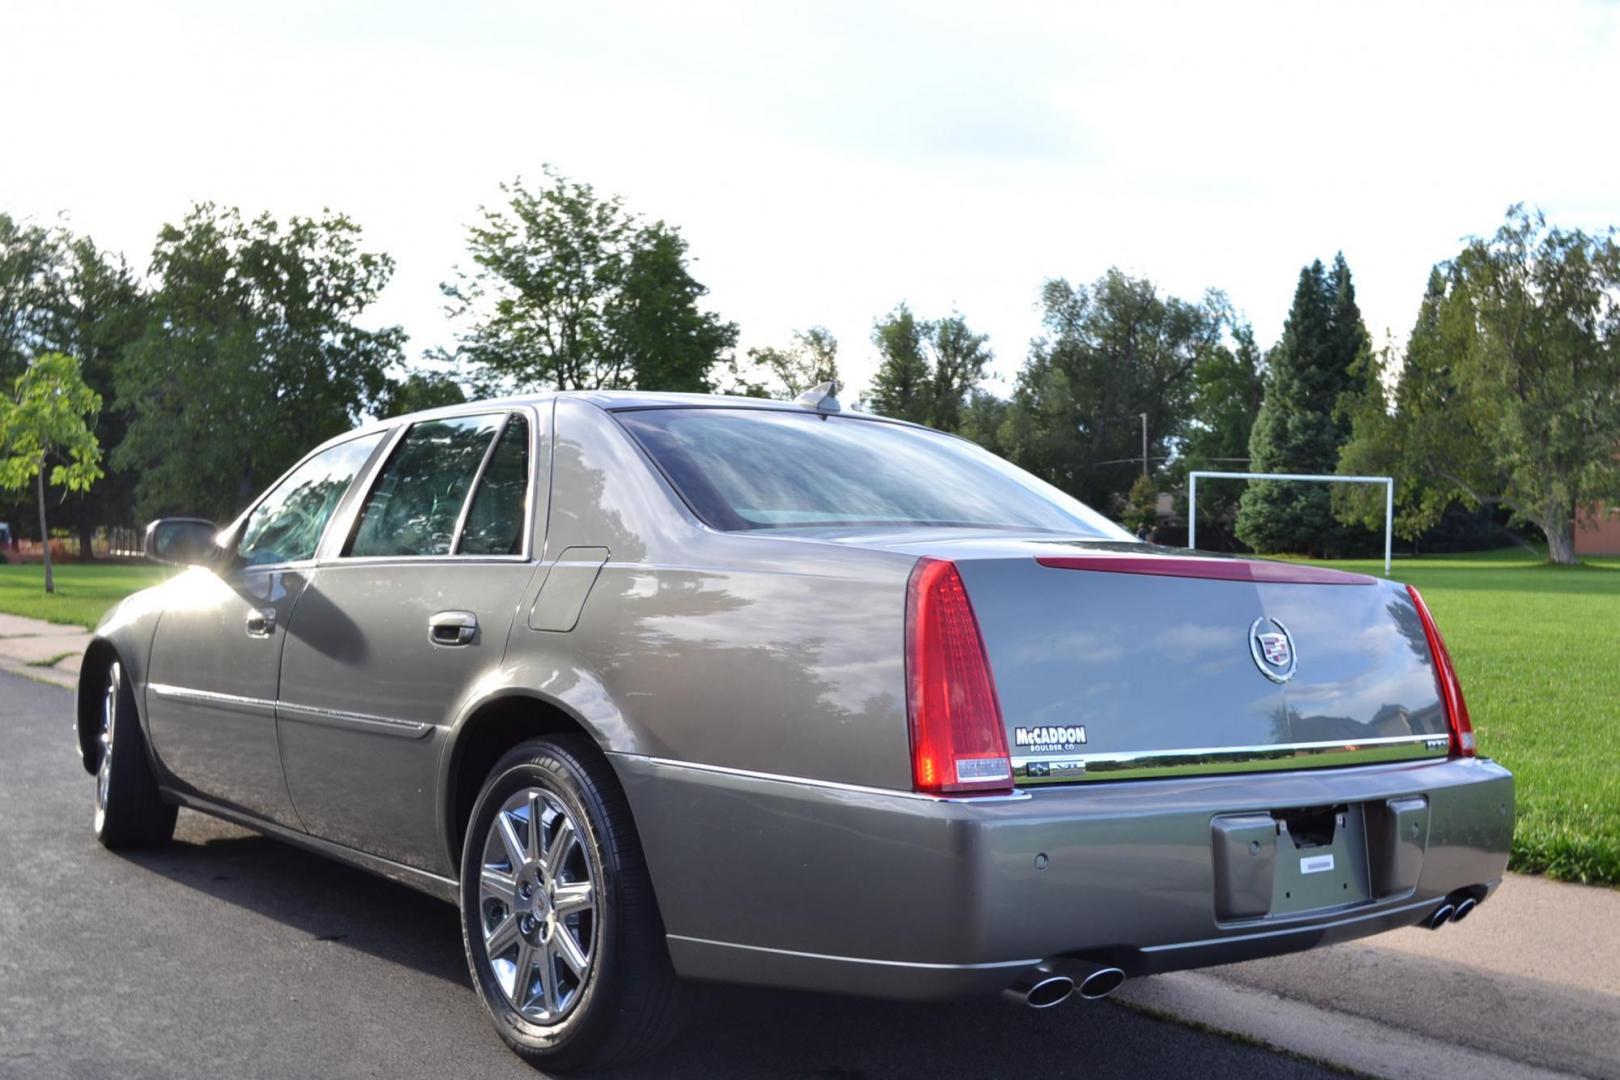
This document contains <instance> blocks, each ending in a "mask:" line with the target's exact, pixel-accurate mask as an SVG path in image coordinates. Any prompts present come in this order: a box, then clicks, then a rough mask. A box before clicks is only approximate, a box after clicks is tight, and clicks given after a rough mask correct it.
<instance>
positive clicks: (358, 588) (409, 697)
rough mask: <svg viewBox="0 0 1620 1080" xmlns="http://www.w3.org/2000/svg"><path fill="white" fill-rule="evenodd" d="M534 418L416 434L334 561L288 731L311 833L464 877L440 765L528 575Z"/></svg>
mask: <svg viewBox="0 0 1620 1080" xmlns="http://www.w3.org/2000/svg"><path fill="white" fill-rule="evenodd" d="M536 419H537V417H536V416H535V415H534V414H532V413H529V412H527V411H514V412H511V413H502V412H496V413H481V414H475V415H469V416H459V417H450V418H446V419H438V420H429V421H422V422H419V423H417V424H415V425H413V426H412V427H411V429H410V430H409V431H407V432H406V433H405V435H404V437H403V438H402V439H401V440H400V441H399V443H398V445H397V446H396V447H395V449H394V450H393V451H392V452H391V454H390V456H389V459H388V461H387V462H386V463H385V464H384V465H383V466H382V468H381V469H379V470H378V473H377V479H376V481H375V482H374V483H373V484H372V485H371V489H370V491H369V492H368V493H367V495H366V497H365V500H364V502H363V503H361V504H360V508H359V511H358V513H357V515H356V516H355V522H354V525H353V528H352V530H351V535H350V537H349V538H348V539H347V541H346V542H345V543H343V544H341V545H338V546H337V548H336V550H332V551H330V557H327V553H325V552H323V556H322V558H321V560H320V564H319V566H318V567H317V568H316V570H315V572H314V575H313V577H312V578H311V580H310V583H309V585H308V587H307V590H306V592H305V595H304V598H303V599H302V600H301V601H300V602H299V604H298V608H297V610H296V611H294V612H293V617H292V623H291V625H290V626H289V627H288V634H287V646H286V653H285V655H284V657H283V660H282V675H281V687H280V700H279V708H280V712H279V721H278V723H279V730H280V735H281V757H282V763H283V766H284V768H285V770H286V777H287V787H288V789H289V790H290V791H291V793H292V799H293V803H294V805H295V806H296V807H297V810H298V814H299V817H300V818H301V819H302V820H303V822H304V824H305V827H306V828H307V829H308V830H309V831H310V833H312V834H313V835H316V836H320V837H323V838H325V839H327V840H332V841H335V842H337V843H340V844H344V845H346V846H348V847H353V848H358V849H360V850H363V851H367V852H370V853H372V854H375V855H381V856H383V857H384V858H388V859H392V860H394V861H395V862H400V863H404V864H406V865H409V866H415V867H418V868H421V869H425V870H429V871H432V872H435V873H441V874H446V875H453V874H454V872H455V871H454V868H453V867H450V866H448V865H447V856H446V853H445V847H444V844H443V841H442V838H441V836H440V833H439V819H438V813H437V807H438V786H437V785H438V766H439V759H440V756H441V753H442V751H443V748H444V742H443V739H444V736H445V734H446V732H447V731H448V728H449V725H450V724H451V723H452V722H453V720H454V719H455V716H456V713H457V711H458V709H459V707H460V705H461V703H462V702H464V701H465V700H467V699H468V697H469V696H471V695H472V694H473V692H474V690H475V687H476V686H477V684H478V683H479V682H480V681H481V680H483V679H486V678H489V677H491V676H492V675H493V674H494V673H495V672H497V671H498V670H499V668H500V666H501V661H502V659H503V655H504V652H505V647H506V638H507V632H508V630H509V629H510V627H511V624H512V619H513V615H514V612H515V611H516V608H517V604H518V599H519V597H520V596H521V595H522V593H523V591H524V588H525V587H526V585H527V584H528V581H529V578H530V577H531V575H532V573H533V564H532V563H531V562H530V561H529V558H530V553H531V549H532V541H531V536H532V534H533V533H534V531H535V528H536V527H535V525H534V524H533V523H531V521H530V517H531V514H530V509H531V507H533V506H535V505H536V503H542V504H543V499H537V498H536V497H535V494H534V485H535V484H536V482H537V476H544V475H545V470H544V469H536V468H534V466H533V462H534V461H535V459H536V456H537V454H536V443H537V441H538V440H537V439H536V437H535V436H536V432H535V421H536ZM333 546H334V545H333V542H330V541H329V543H328V548H329V549H330V548H332V547H333Z"/></svg>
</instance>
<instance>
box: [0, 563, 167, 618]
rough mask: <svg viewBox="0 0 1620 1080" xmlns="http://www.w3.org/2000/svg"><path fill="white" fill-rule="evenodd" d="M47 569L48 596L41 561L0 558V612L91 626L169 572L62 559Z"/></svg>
mask: <svg viewBox="0 0 1620 1080" xmlns="http://www.w3.org/2000/svg"><path fill="white" fill-rule="evenodd" d="M52 570H53V572H54V576H55V578H56V591H55V592H54V593H51V594H48V595H47V594H46V592H45V568H44V567H43V566H41V565H39V564H38V563H28V564H21V565H19V564H15V563H0V611H3V612H5V613H6V614H8V615H27V616H30V617H32V618H35V619H46V620H48V621H50V622H59V623H78V624H79V625H80V626H83V627H85V628H86V629H91V630H93V629H95V625H96V623H97V622H99V621H100V619H101V616H102V613H103V612H105V611H106V610H107V609H108V608H110V607H112V606H113V605H114V604H116V603H117V602H118V601H119V600H122V599H123V598H124V597H126V596H128V595H129V594H130V593H132V592H135V591H136V590H137V589H144V588H146V586H148V585H153V584H156V583H157V582H159V581H161V580H163V579H164V578H165V577H167V576H168V575H169V573H170V572H171V571H169V570H168V569H166V568H164V567H161V566H154V565H152V564H150V563H142V562H129V563H124V562H119V563H111V562H108V563H67V564H65V565H63V566H56V567H52Z"/></svg>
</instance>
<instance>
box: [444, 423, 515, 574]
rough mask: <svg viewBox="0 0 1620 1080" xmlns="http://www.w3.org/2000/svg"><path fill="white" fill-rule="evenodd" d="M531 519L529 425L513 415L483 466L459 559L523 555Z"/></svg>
mask: <svg viewBox="0 0 1620 1080" xmlns="http://www.w3.org/2000/svg"><path fill="white" fill-rule="evenodd" d="M528 516H529V425H528V422H527V421H525V420H524V419H523V417H521V416H519V415H518V414H517V413H513V414H512V416H511V418H510V419H509V420H507V422H506V427H505V428H503V429H501V437H500V440H499V441H498V442H497V443H496V444H495V452H494V453H493V454H491V455H490V457H489V464H487V465H485V466H484V475H483V476H481V477H480V478H479V480H478V490H477V491H476V492H475V493H474V494H473V499H472V505H471V506H469V507H468V508H467V523H466V524H465V525H464V526H462V530H461V543H460V544H459V546H458V547H457V548H456V554H457V555H521V554H522V553H523V523H524V521H525V520H526V519H527V518H528Z"/></svg>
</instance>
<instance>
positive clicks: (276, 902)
mask: <svg viewBox="0 0 1620 1080" xmlns="http://www.w3.org/2000/svg"><path fill="white" fill-rule="evenodd" d="M126 858H128V859H129V861H130V862H131V863H133V864H135V865H139V866H141V867H143V868H144V869H146V870H147V871H149V872H151V873H154V874H160V875H162V876H163V877H164V878H166V879H168V880H169V881H171V882H174V883H176V884H179V885H183V886H185V887H187V888H190V889H194V890H196V891H198V892H200V893H203V894H206V895H208V896H210V897H213V898H215V899H217V900H221V901H224V902H225V903H228V904H233V905H236V906H239V907H241V908H244V909H247V910H251V911H253V912H255V913H257V914H259V915H261V916H263V917H265V918H269V919H273V920H275V921H277V922H279V923H281V924H283V925H285V926H288V927H291V928H293V929H296V930H298V931H300V932H302V933H305V934H308V935H309V936H310V937H311V938H312V939H314V940H317V941H321V942H329V943H331V944H332V946H333V947H335V948H345V949H357V950H360V951H362V952H364V953H367V954H369V955H371V956H374V957H377V958H380V959H382V960H385V961H387V962H390V963H393V964H397V965H400V966H402V967H404V968H407V969H409V970H411V971H414V972H416V973H418V974H420V975H423V976H427V977H429V978H432V979H437V980H440V981H442V982H444V983H446V984H449V985H447V986H446V987H445V991H446V993H451V994H466V995H468V997H469V998H470V997H471V995H472V994H473V989H472V984H471V982H470V980H469V977H468V974H467V967H466V961H465V959H464V958H463V954H462V948H461V930H460V919H459V917H458V915H457V912H456V910H455V908H454V907H452V906H450V905H449V904H446V903H444V902H443V901H440V900H436V899H434V898H432V897H429V896H426V895H424V894H421V893H418V892H415V891H414V890H411V889H409V888H406V887H405V886H402V885H397V884H395V883H393V882H390V881H387V880H385V879H383V878H380V877H376V876H374V875H372V874H369V873H366V872H364V871H361V870H356V869H352V868H350V867H348V866H344V865H342V864H340V863H336V862H332V861H331V860H328V859H325V858H322V857H320V856H316V855H313V854H310V853H307V852H305V851H302V850H300V849H298V848H294V847H291V846H289V845H287V844H283V843H281V842H279V841H275V840H271V839H268V838H265V837H262V836H259V835H257V834H254V833H250V832H248V831H246V830H244V829H241V828H238V827H236V826H234V825H231V824H228V823H226V822H222V821H218V820H216V819H213V818H209V817H204V816H202V815H198V814H193V813H185V814H182V815H181V818H180V823H179V828H178V829H177V831H176V834H175V840H174V842H173V843H172V844H169V845H167V846H165V847H163V848H159V849H155V850H151V851H141V852H130V853H127V854H126ZM685 992H686V996H687V1005H688V1009H687V1013H688V1016H687V1022H686V1025H685V1027H684V1029H683V1032H682V1034H681V1036H680V1037H679V1038H678V1039H677V1040H676V1041H675V1042H674V1043H673V1044H672V1045H671V1046H669V1047H668V1048H666V1049H664V1050H661V1051H660V1052H658V1053H657V1054H656V1055H654V1056H652V1057H651V1058H649V1059H647V1060H644V1061H641V1062H638V1063H636V1064H634V1065H632V1066H629V1067H626V1068H624V1069H620V1070H616V1071H614V1072H612V1073H608V1074H598V1075H611V1076H615V1077H623V1078H627V1080H640V1078H652V1077H660V1078H669V1077H676V1078H681V1077H691V1078H704V1080H708V1078H715V1077H734V1076H747V1077H790V1076H791V1077H810V1078H817V1080H876V1078H879V1077H928V1076H939V1075H956V1076H964V1075H972V1076H996V1075H1011V1074H1013V1073H1017V1074H1018V1075H1020V1076H1023V1077H1029V1078H1036V1080H1039V1078H1042V1077H1067V1076H1074V1075H1076V1074H1077V1073H1078V1072H1087V1073H1095V1074H1097V1075H1115V1074H1119V1075H1141V1076H1158V1075H1172V1074H1179V1073H1185V1072H1187V1070H1188V1068H1189V1063H1190V1062H1198V1063H1199V1064H1198V1066H1197V1067H1194V1068H1193V1072H1194V1073H1195V1074H1197V1075H1200V1076H1234V1077H1238V1076H1241V1077H1256V1076H1290V1075H1298V1073H1299V1072H1300V1071H1303V1072H1305V1073H1308V1074H1310V1075H1319V1074H1318V1073H1317V1072H1316V1070H1315V1069H1314V1067H1310V1066H1306V1065H1305V1063H1303V1062H1300V1061H1297V1060H1291V1059H1289V1058H1286V1057H1279V1056H1276V1055H1273V1054H1270V1053H1267V1052H1265V1051H1263V1050H1258V1049H1255V1048H1252V1047H1239V1046H1236V1045H1234V1044H1230V1043H1224V1041H1223V1040H1219V1039H1212V1038H1211V1037H1210V1036H1208V1035H1205V1034H1202V1033H1199V1032H1195V1031H1192V1030H1190V1029H1187V1028H1182V1027H1179V1026H1177V1025H1174V1024H1169V1023H1166V1022H1164V1021H1162V1020H1157V1019H1153V1018H1150V1017H1148V1016H1145V1015H1142V1014H1140V1013H1137V1012H1134V1011H1132V1010H1130V1009H1126V1008H1123V1007H1120V1006H1118V1005H1115V1004H1112V1003H1109V1002H1100V1003H1090V1004H1081V1003H1074V1004H1068V1003H1066V1004H1064V1005H1062V1006H1060V1007H1058V1008H1054V1009H1047V1010H1040V1011H1037V1010H1032V1009H1026V1008H1021V1007H1018V1006H1016V1005H1013V1004H1011V1003H1009V1002H1006V1001H1004V1000H1002V999H1000V998H990V999H986V1000H979V1001H970V1002H962V1003H955V1004H946V1005H933V1004H929V1005H923V1004H909V1003H899V1002H889V1001H870V1000H864V999H859V998H847V997H836V996H831V995H821V994H806V993H796V992H792V991H780V990H763V989H755V988H749V987H738V986H721V985H715V984H704V983H689V984H686V987H685ZM490 1039H491V1041H492V1044H493V1045H492V1050H495V1051H497V1052H499V1053H504V1049H503V1048H500V1047H499V1043H498V1042H495V1041H494V1036H493V1033H492V1032H491V1033H490ZM1211 1043H1213V1044H1215V1045H1217V1046H1219V1047H1220V1050H1219V1051H1218V1054H1219V1057H1218V1059H1211V1057H1210V1054H1211ZM514 1064H515V1059H514ZM534 1075H536V1076H539V1075H541V1074H540V1073H538V1072H537V1073H535V1074H534Z"/></svg>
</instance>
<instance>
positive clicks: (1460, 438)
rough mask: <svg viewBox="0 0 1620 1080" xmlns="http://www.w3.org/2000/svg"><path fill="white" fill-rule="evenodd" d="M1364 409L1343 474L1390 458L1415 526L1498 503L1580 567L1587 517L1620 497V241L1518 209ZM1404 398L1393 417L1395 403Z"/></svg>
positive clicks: (1429, 304)
mask: <svg viewBox="0 0 1620 1080" xmlns="http://www.w3.org/2000/svg"><path fill="white" fill-rule="evenodd" d="M1377 404H1379V403H1376V402H1375V403H1374V405H1373V407H1367V406H1366V405H1363V407H1362V408H1360V409H1359V410H1357V411H1356V414H1355V421H1356V423H1355V437H1354V439H1353V441H1352V442H1351V444H1350V445H1349V446H1348V447H1347V448H1346V450H1345V454H1344V464H1345V466H1346V467H1347V468H1348V467H1352V466H1357V465H1361V464H1365V463H1367V462H1368V461H1372V460H1377V461H1380V462H1387V463H1388V465H1389V467H1390V468H1391V469H1392V470H1393V472H1394V474H1395V475H1397V476H1398V477H1399V478H1400V484H1401V499H1402V513H1403V515H1404V519H1403V520H1404V524H1405V526H1406V528H1407V529H1408V531H1409V532H1410V531H1411V530H1417V529H1421V528H1424V527H1427V526H1428V525H1430V524H1433V523H1434V522H1435V521H1437V520H1438V519H1439V516H1440V514H1441V512H1443V510H1444V508H1445V505H1446V504H1447V503H1449V502H1450V501H1451V500H1452V499H1454V498H1461V499H1463V500H1464V501H1466V502H1467V503H1469V504H1471V505H1474V506H1494V505H1501V506H1505V507H1507V508H1508V509H1509V510H1511V511H1512V512H1513V514H1514V517H1515V518H1516V519H1517V520H1520V521H1528V522H1531V523H1533V524H1535V525H1536V526H1538V527H1539V528H1540V529H1541V530H1542V532H1543V533H1545V534H1546V537H1547V554H1548V558H1549V559H1550V560H1551V561H1552V562H1555V563H1562V564H1566V565H1567V564H1572V563H1574V562H1575V561H1576V560H1575V549H1574V528H1573V526H1574V519H1575V517H1576V515H1577V514H1579V513H1581V512H1582V511H1583V510H1585V509H1586V508H1588V507H1591V506H1593V505H1595V504H1596V503H1598V502H1602V501H1616V500H1620V244H1617V243H1616V241H1615V236H1614V233H1613V231H1612V230H1611V231H1610V232H1609V233H1607V234H1605V235H1601V236H1591V235H1588V234H1587V233H1584V232H1582V231H1580V230H1573V231H1570V230H1564V229H1559V228H1556V227H1554V226H1549V225H1548V224H1547V221H1546V219H1545V217H1544V216H1543V215H1542V214H1541V213H1540V212H1533V213H1532V212H1528V211H1526V210H1525V209H1524V208H1523V207H1522V206H1514V207H1511V208H1509V210H1508V214H1507V220H1506V221H1505V222H1504V223H1503V225H1502V226H1501V228H1499V229H1498V230H1497V232H1496V234H1495V235H1494V236H1492V237H1490V238H1488V239H1482V238H1474V239H1472V240H1470V241H1469V242H1468V243H1467V245H1466V246H1465V247H1464V248H1463V250H1462V251H1461V253H1459V254H1458V255H1457V257H1456V258H1454V259H1453V260H1451V261H1450V262H1449V263H1446V264H1444V265H1442V266H1441V267H1440V268H1439V269H1438V271H1437V272H1436V273H1435V274H1433V275H1431V276H1430V279H1429V285H1428V288H1427V290H1426V294H1425V299H1424V305H1423V309H1422V311H1421V312H1420V314H1419V317H1418V325H1417V326H1416V328H1414V330H1413V334H1412V339H1411V342H1410V343H1409V345H1408V347H1407V350H1406V353H1405V356H1404V358H1403V359H1402V361H1401V363H1400V365H1399V383H1398V385H1397V388H1396V392H1395V396H1394V400H1393V402H1383V403H1382V404H1383V405H1384V406H1385V407H1384V408H1378V407H1376V405H1377ZM1390 404H1393V406H1394V407H1393V410H1391V409H1390V408H1389V407H1388V406H1389V405H1390Z"/></svg>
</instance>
